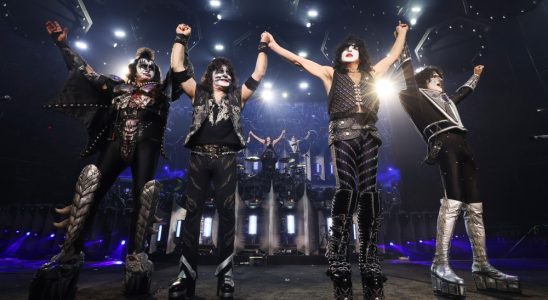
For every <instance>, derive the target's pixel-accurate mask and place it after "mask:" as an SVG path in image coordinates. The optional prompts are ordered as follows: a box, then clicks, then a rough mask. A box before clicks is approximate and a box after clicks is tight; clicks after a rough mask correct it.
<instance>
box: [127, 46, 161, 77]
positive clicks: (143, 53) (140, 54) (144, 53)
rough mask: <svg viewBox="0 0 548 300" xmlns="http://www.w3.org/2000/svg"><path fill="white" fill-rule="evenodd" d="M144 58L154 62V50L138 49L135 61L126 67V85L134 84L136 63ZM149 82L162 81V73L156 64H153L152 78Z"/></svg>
mask: <svg viewBox="0 0 548 300" xmlns="http://www.w3.org/2000/svg"><path fill="white" fill-rule="evenodd" d="M141 58H146V59H148V60H152V61H154V50H152V49H150V48H146V47H143V48H139V49H137V52H136V53H135V59H134V60H133V61H132V62H131V63H130V64H129V65H128V66H127V67H128V69H129V74H128V75H127V81H128V83H135V79H136V78H135V77H136V76H137V63H138V62H139V59H141ZM150 81H153V82H158V83H160V81H162V71H161V70H160V67H158V65H157V64H156V63H154V77H152V79H151V80H150Z"/></svg>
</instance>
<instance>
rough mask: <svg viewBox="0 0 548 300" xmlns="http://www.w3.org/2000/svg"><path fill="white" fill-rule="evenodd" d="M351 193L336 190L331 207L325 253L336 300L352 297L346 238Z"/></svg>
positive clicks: (348, 226) (351, 203)
mask: <svg viewBox="0 0 548 300" xmlns="http://www.w3.org/2000/svg"><path fill="white" fill-rule="evenodd" d="M353 200H354V199H353V191H351V190H337V191H336V192H335V196H334V199H333V205H332V213H331V218H332V221H333V223H332V226H331V236H330V237H329V245H328V249H327V252H326V254H325V255H326V257H327V260H328V261H329V268H328V269H327V272H326V274H327V276H329V277H330V278H331V280H332V281H333V293H334V297H335V299H336V300H350V299H353V295H352V272H351V269H350V263H349V262H348V237H349V233H350V227H351V225H352V213H351V211H352V207H353V205H354V204H353V202H354V201H353Z"/></svg>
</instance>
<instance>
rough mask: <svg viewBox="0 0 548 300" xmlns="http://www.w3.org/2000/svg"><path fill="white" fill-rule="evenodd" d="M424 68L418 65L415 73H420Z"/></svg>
mask: <svg viewBox="0 0 548 300" xmlns="http://www.w3.org/2000/svg"><path fill="white" fill-rule="evenodd" d="M422 70H424V67H418V68H416V69H415V73H419V72H420V71H422Z"/></svg>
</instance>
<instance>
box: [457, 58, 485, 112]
mask: <svg viewBox="0 0 548 300" xmlns="http://www.w3.org/2000/svg"><path fill="white" fill-rule="evenodd" d="M482 72H483V65H477V66H476V67H475V68H474V74H473V75H472V76H471V77H470V79H468V81H466V83H464V84H463V85H462V86H461V87H459V88H458V89H457V93H456V94H455V95H453V96H452V97H451V100H453V102H455V104H458V103H459V102H461V101H462V100H464V98H466V97H467V96H468V95H470V94H471V93H472V92H473V91H474V89H475V88H476V86H477V85H478V81H479V79H480V76H481V73H482Z"/></svg>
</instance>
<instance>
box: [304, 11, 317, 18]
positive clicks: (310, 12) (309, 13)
mask: <svg viewBox="0 0 548 300" xmlns="http://www.w3.org/2000/svg"><path fill="white" fill-rule="evenodd" d="M307 15H308V16H309V17H311V18H315V17H317V16H318V11H317V10H315V9H311V10H309V11H308V13H307Z"/></svg>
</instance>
